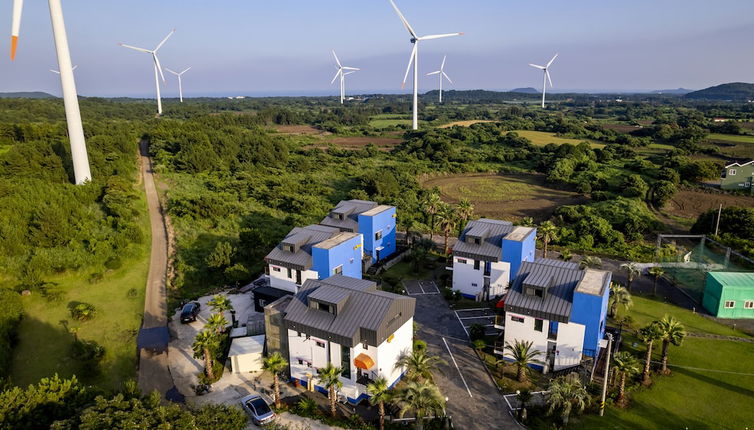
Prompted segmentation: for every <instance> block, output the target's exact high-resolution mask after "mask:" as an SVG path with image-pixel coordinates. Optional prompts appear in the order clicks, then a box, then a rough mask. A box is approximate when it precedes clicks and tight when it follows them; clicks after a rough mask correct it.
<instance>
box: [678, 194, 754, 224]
mask: <svg viewBox="0 0 754 430" xmlns="http://www.w3.org/2000/svg"><path fill="white" fill-rule="evenodd" d="M720 204H722V205H723V207H727V206H743V207H750V206H752V205H754V197H747V196H734V195H729V194H713V193H703V192H700V191H689V190H681V191H679V192H678V193H676V194H675V196H673V198H672V199H671V200H670V202H669V203H668V204H667V205H665V207H664V208H663V213H666V214H668V215H671V216H675V217H680V218H685V219H694V220H695V219H696V218H697V217H698V216H699V215H701V214H702V213H704V212H706V211H708V210H710V209H717V208H718V207H719V206H720Z"/></svg>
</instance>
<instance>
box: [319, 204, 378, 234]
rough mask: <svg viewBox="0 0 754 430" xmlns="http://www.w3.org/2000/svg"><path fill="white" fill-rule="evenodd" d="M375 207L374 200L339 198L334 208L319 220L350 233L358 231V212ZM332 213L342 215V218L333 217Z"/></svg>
mask: <svg viewBox="0 0 754 430" xmlns="http://www.w3.org/2000/svg"><path fill="white" fill-rule="evenodd" d="M375 207H377V203H376V202H370V201H367V200H341V201H340V203H338V205H337V206H335V208H334V209H333V210H332V211H330V214H328V215H327V216H326V217H325V219H323V220H322V222H320V224H322V225H326V226H330V227H335V228H338V229H341V230H343V231H348V232H352V233H358V232H359V214H361V213H364V212H366V211H368V210H370V209H373V208H375ZM334 214H341V215H343V219H342V220H341V219H338V218H335V217H334V216H333V215H334Z"/></svg>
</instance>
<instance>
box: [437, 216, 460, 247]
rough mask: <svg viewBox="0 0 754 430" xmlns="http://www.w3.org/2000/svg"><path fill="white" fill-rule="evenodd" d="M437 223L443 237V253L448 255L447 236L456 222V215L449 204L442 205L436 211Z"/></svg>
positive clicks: (453, 228)
mask: <svg viewBox="0 0 754 430" xmlns="http://www.w3.org/2000/svg"><path fill="white" fill-rule="evenodd" d="M437 223H438V224H439V226H440V230H441V231H442V233H443V236H444V237H445V242H444V243H445V246H444V249H445V255H448V236H450V233H452V232H453V230H455V228H456V224H458V215H457V214H456V210H455V209H454V208H453V207H452V206H450V205H443V206H442V208H441V209H440V211H439V212H438V213H437Z"/></svg>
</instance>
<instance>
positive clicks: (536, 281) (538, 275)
mask: <svg viewBox="0 0 754 430" xmlns="http://www.w3.org/2000/svg"><path fill="white" fill-rule="evenodd" d="M552 278H553V276H552V273H550V271H549V270H535V271H532V272H531V273H529V276H527V277H526V279H525V280H524V285H526V286H531V287H539V288H547V287H549V286H550V285H552Z"/></svg>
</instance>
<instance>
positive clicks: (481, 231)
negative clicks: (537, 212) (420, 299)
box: [452, 218, 536, 300]
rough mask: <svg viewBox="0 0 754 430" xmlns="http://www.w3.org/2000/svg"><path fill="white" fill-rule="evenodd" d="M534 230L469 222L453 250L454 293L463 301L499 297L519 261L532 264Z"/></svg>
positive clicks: (499, 223) (486, 221)
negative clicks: (458, 293) (461, 296)
mask: <svg viewBox="0 0 754 430" xmlns="http://www.w3.org/2000/svg"><path fill="white" fill-rule="evenodd" d="M535 237H536V229H534V228H530V227H514V226H513V224H511V223H510V222H507V221H498V220H493V219H485V218H482V219H479V220H476V221H469V223H468V224H467V225H466V228H465V229H464V231H463V232H462V233H461V235H460V237H459V238H458V242H456V244H455V245H454V246H453V257H452V258H453V264H452V270H453V290H456V291H458V292H460V293H461V295H463V296H464V297H466V298H470V299H474V300H489V299H491V298H493V297H497V296H501V295H502V294H503V293H504V292H505V290H506V288H507V287H508V284H509V282H510V279H511V274H512V273H513V274H515V273H516V271H517V270H518V268H519V266H520V265H521V262H522V261H533V260H534V240H535Z"/></svg>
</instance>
